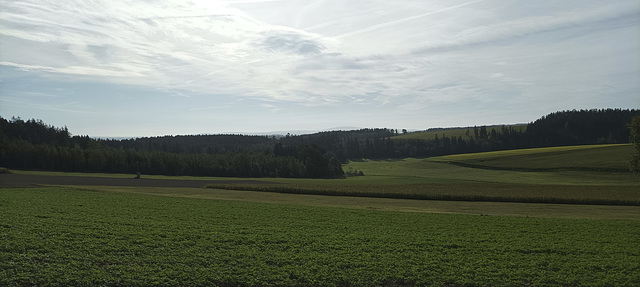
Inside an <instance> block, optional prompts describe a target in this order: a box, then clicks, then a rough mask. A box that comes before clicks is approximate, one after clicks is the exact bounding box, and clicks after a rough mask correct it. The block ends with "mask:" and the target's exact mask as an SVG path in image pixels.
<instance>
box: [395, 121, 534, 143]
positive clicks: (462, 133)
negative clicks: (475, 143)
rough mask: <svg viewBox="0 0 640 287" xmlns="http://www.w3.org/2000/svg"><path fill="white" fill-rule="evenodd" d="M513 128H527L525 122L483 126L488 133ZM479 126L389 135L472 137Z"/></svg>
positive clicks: (428, 138) (518, 129)
mask: <svg viewBox="0 0 640 287" xmlns="http://www.w3.org/2000/svg"><path fill="white" fill-rule="evenodd" d="M503 127H504V128H513V129H515V130H517V131H518V132H524V131H525V130H526V129H527V124H515V125H492V126H485V128H486V129H487V132H488V133H491V132H492V131H493V130H495V131H496V132H500V131H501V130H502V128H503ZM480 128H481V127H478V126H475V127H452V128H431V129H428V130H425V131H414V132H407V133H402V134H399V135H397V136H393V137H391V139H420V140H434V139H435V138H436V136H438V137H443V136H445V137H463V138H472V137H474V132H475V131H476V130H478V132H479V129H480Z"/></svg>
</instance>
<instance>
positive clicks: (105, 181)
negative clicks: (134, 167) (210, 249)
mask: <svg viewBox="0 0 640 287" xmlns="http://www.w3.org/2000/svg"><path fill="white" fill-rule="evenodd" d="M234 183H237V184H270V183H271V182H266V181H259V180H183V179H148V178H141V179H135V178H111V177H84V176H52V175H27V174H0V187H32V186H37V185H100V186H133V187H136V186H137V187H198V188H203V187H205V186H206V185H208V184H234Z"/></svg>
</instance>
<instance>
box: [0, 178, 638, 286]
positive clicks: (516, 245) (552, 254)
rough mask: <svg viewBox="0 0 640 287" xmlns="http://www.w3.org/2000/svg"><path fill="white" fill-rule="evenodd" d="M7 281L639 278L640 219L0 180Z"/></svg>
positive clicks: (545, 282)
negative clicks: (435, 210)
mask: <svg viewBox="0 0 640 287" xmlns="http://www.w3.org/2000/svg"><path fill="white" fill-rule="evenodd" d="M0 218H1V219H0V242H1V243H0V285H2V286H51V285H58V286H59V285H64V286H70V285H72V286H194V285H198V286H201V285H210V286H309V285H313V286H398V285H405V286H407V285H409V286H410V285H424V286H638V285H640V246H639V245H638V244H637V242H638V241H639V240H640V233H639V232H638V230H640V221H638V220H602V219H556V218H526V217H502V216H477V215H453V214H428V213H407V212H388V211H371V210H361V209H350V208H335V207H319V206H303V205H292V204H286V205H285V204H265V203H253V202H240V201H223V200H207V199H194V198H180V197H162V196H149V195H143V194H130V193H115V192H96V191H95V190H90V189H82V188H70V187H42V188H15V189H12V188H3V189H0Z"/></svg>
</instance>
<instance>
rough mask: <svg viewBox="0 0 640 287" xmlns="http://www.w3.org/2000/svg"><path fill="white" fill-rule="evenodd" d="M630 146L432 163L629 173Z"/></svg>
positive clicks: (454, 158)
mask: <svg viewBox="0 0 640 287" xmlns="http://www.w3.org/2000/svg"><path fill="white" fill-rule="evenodd" d="M632 153H633V146H632V145H630V144H619V145H585V146H562V147H549V148H535V149H519V150H506V151H496V152H485V153H476V154H460V155H448V156H441V157H435V158H432V160H434V161H440V162H454V163H463V164H468V165H473V166H477V167H486V168H502V169H519V170H587V171H588V170H592V171H618V172H627V171H629V158H630V155H631V154H632Z"/></svg>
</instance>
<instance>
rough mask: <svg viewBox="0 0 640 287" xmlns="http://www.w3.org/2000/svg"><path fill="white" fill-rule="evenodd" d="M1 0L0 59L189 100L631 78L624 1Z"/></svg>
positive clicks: (284, 98) (553, 90) (403, 101)
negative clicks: (153, 1)
mask: <svg viewBox="0 0 640 287" xmlns="http://www.w3.org/2000/svg"><path fill="white" fill-rule="evenodd" d="M0 9H1V10H2V11H3V13H2V17H0V37H1V38H0V52H1V53H0V65H3V66H9V67H14V68H17V69H21V70H26V71H30V72H31V73H39V74H46V75H47V76H48V77H52V78H60V79H65V80H69V79H76V80H78V81H94V82H104V83H111V84H115V85H134V86H141V87H147V88H149V89H152V90H155V91H169V92H160V93H158V95H157V96H158V97H165V96H170V95H174V96H177V97H175V98H176V99H178V100H183V101H192V100H195V99H204V100H203V101H206V102H205V103H203V104H201V105H193V106H192V107H190V108H191V109H192V110H194V111H197V110H198V109H200V107H218V106H219V105H217V104H216V102H215V101H216V99H218V98H220V97H222V96H221V95H224V96H226V97H235V98H241V99H250V100H255V101H257V102H259V103H264V104H265V105H263V106H262V107H266V108H269V109H278V107H281V105H280V103H281V102H288V103H295V104H298V105H300V106H303V107H312V106H313V107H317V106H322V107H329V106H332V107H354V106H357V107H358V108H360V107H363V106H366V107H384V108H388V109H391V110H398V111H409V110H410V111H415V112H416V113H419V111H421V110H422V111H424V110H428V109H433V108H437V107H440V106H441V105H449V104H451V105H453V104H455V103H460V102H465V105H467V104H468V105H470V106H472V105H474V104H476V105H477V106H480V105H491V104H494V105H495V104H497V103H499V102H501V101H502V102H509V103H511V104H512V106H517V105H521V106H522V107H525V106H526V105H528V104H529V103H530V102H531V101H534V100H533V99H535V98H536V95H537V96H538V97H540V98H542V99H549V98H551V99H553V98H557V97H559V95H573V96H572V97H573V99H574V100H576V99H578V100H579V99H584V101H585V102H586V101H591V100H589V99H586V96H582V94H585V93H587V92H586V91H589V90H591V91H597V93H600V94H601V95H605V94H606V95H612V94H615V95H620V94H623V93H625V92H627V93H628V92H629V91H631V92H634V91H636V92H637V89H638V84H637V81H636V82H634V81H632V80H630V79H632V78H633V77H635V76H638V73H639V72H638V70H639V68H638V64H637V63H638V56H637V55H635V56H634V52H635V53H636V54H637V50H638V48H639V47H640V41H639V40H638V39H637V32H638V29H639V28H638V27H639V26H640V24H639V23H638V20H637V19H638V18H640V17H638V16H640V5H639V4H637V3H636V2H633V1H535V3H534V2H527V3H526V4H525V3H523V2H510V1H495V0H483V1H468V0H467V1H465V0H459V1H430V2H429V3H425V2H424V1H402V2H389V1H370V2H366V3H364V2H358V1H314V2H304V1H303V2H301V1H294V0H281V1H259V0H248V1H178V0H175V1H162V2H160V3H150V2H145V1H124V0H122V1H105V0H103V1H79V0H75V1H74V0H69V1H64V2H52V1H5V2H2V3H0ZM634 19H635V20H634ZM634 36H635V38H634ZM634 63H635V64H634ZM605 86H614V87H620V88H618V89H617V90H615V91H618V92H615V91H614V90H610V89H602V88H599V87H605ZM195 95H198V96H195ZM189 97H191V98H189ZM581 97H582V98H581ZM592 97H598V96H592ZM600 97H601V98H602V97H604V96H600ZM626 97H627V98H628V97H629V96H626ZM567 98H569V97H568V96H567ZM599 101H602V100H599ZM629 101H630V100H626V102H629ZM256 105H257V106H260V105H259V104H256ZM201 110H205V109H201Z"/></svg>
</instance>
